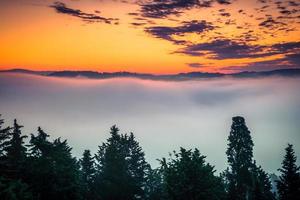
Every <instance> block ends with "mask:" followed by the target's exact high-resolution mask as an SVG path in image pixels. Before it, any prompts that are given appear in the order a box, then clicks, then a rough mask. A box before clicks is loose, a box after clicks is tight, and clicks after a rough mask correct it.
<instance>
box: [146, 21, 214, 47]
mask: <svg viewBox="0 0 300 200" xmlns="http://www.w3.org/2000/svg"><path fill="white" fill-rule="evenodd" d="M214 28H215V27H214V26H213V25H212V24H211V23H209V22H206V21H204V20H202V21H196V20H193V21H189V22H182V23H181V26H177V27H169V26H154V27H148V28H146V29H145V31H146V32H147V33H150V34H151V35H153V36H154V37H156V38H161V39H165V40H168V41H171V42H174V43H176V44H182V43H185V41H183V40H176V39H174V38H173V36H183V35H185V34H187V33H198V34H200V33H203V32H206V31H209V30H213V29H214Z"/></svg>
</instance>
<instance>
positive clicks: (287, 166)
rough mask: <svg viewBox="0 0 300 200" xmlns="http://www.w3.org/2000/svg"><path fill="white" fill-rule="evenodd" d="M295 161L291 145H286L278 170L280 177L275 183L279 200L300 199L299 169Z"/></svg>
mask: <svg viewBox="0 0 300 200" xmlns="http://www.w3.org/2000/svg"><path fill="white" fill-rule="evenodd" d="M296 160H297V157H296V156H295V152H294V149H293V145H291V144H288V146H287V148H286V149H285V156H284V159H283V161H282V167H281V169H279V171H280V172H281V176H280V177H279V180H278V181H277V189H278V194H279V199H280V200H298V199H299V197H300V173H299V170H300V168H299V167H298V166H297V165H296Z"/></svg>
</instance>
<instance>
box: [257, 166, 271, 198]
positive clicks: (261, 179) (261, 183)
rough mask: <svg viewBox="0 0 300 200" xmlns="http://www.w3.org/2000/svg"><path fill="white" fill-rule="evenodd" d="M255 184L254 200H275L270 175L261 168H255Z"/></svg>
mask: <svg viewBox="0 0 300 200" xmlns="http://www.w3.org/2000/svg"><path fill="white" fill-rule="evenodd" d="M253 182H254V188H253V193H252V200H275V195H274V194H273V193H272V184H271V181H270V178H269V175H268V174H267V173H266V172H265V171H264V170H263V169H262V167H261V166H259V167H257V166H256V165H254V166H253Z"/></svg>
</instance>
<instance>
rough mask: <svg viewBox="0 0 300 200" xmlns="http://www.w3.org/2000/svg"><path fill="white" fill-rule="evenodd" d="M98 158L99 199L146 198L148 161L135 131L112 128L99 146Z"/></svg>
mask: <svg viewBox="0 0 300 200" xmlns="http://www.w3.org/2000/svg"><path fill="white" fill-rule="evenodd" d="M96 160H97V176H96V185H97V188H96V189H95V190H96V191H97V192H96V193H97V198H98V199H111V200H134V199H141V198H143V196H144V185H143V184H144V181H145V171H146V166H147V163H146V162H145V158H144V153H143V152H142V149H141V148H140V146H139V144H138V143H137V142H136V140H135V138H134V136H133V134H130V135H127V134H119V129H118V128H117V127H116V126H113V127H111V130H110V138H109V139H108V140H107V142H105V143H103V144H102V145H101V146H99V150H98V153H97V155H96Z"/></svg>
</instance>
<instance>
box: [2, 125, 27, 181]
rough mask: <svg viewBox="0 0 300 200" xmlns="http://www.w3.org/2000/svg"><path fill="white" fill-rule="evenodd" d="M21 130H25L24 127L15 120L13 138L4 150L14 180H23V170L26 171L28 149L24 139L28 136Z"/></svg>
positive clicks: (10, 174)
mask: <svg viewBox="0 0 300 200" xmlns="http://www.w3.org/2000/svg"><path fill="white" fill-rule="evenodd" d="M21 128H23V126H21V125H19V124H18V122H17V120H16V119H15V120H14V125H13V128H12V133H11V138H10V140H9V141H7V142H6V147H5V149H4V150H5V151H6V157H7V167H8V169H9V176H10V177H11V178H13V179H19V178H21V175H23V173H22V170H24V167H25V166H24V164H25V159H26V151H27V149H26V147H25V145H24V139H25V138H26V137H27V136H25V135H23V134H22V132H21Z"/></svg>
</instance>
